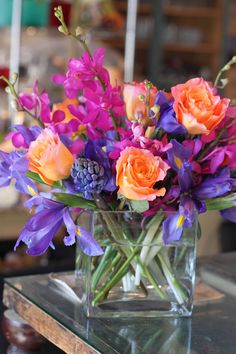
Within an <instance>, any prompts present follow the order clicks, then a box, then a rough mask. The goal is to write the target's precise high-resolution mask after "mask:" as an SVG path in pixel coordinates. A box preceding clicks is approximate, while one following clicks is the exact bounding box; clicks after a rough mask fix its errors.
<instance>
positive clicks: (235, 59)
mask: <svg viewBox="0 0 236 354" xmlns="http://www.w3.org/2000/svg"><path fill="white" fill-rule="evenodd" d="M235 63H236V56H234V57H233V58H232V59H231V60H230V61H229V62H228V63H227V64H225V65H224V66H223V68H222V69H221V70H220V71H219V73H218V75H217V76H216V79H215V82H214V86H215V87H218V88H224V87H225V85H224V84H223V85H220V80H221V76H222V75H223V73H224V72H225V71H228V70H229V69H230V67H231V65H233V64H235Z"/></svg>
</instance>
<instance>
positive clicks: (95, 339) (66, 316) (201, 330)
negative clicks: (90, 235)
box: [5, 273, 236, 354]
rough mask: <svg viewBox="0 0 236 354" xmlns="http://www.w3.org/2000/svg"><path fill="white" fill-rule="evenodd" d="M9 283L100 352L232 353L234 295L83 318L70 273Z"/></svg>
mask: <svg viewBox="0 0 236 354" xmlns="http://www.w3.org/2000/svg"><path fill="white" fill-rule="evenodd" d="M5 283H7V284H8V285H9V286H10V287H12V288H14V289H15V290H17V291H18V292H19V293H21V294H22V295H23V296H24V297H25V298H27V299H28V300H30V301H31V302H33V303H34V304H35V305H36V306H38V307H39V308H41V309H42V310H43V311H45V312H46V313H48V314H49V315H50V316H51V317H53V318H54V319H55V320H57V321H58V322H60V323H61V324H62V325H63V326H65V327H66V328H67V329H69V330H70V331H72V332H73V333H75V334H76V335H77V336H79V337H80V338H82V339H83V340H84V341H85V342H87V343H88V344H90V345H91V346H92V347H93V348H95V349H96V350H98V351H99V352H101V353H104V354H113V353H120V354H144V353H145V354H170V353H171V354H172V353H173V354H180V353H181V354H210V353H214V354H234V353H236V341H235V338H234V335H232V334H233V333H234V332H235V331H236V306H235V298H233V297H230V296H228V295H227V296H225V297H224V298H223V299H222V300H220V301H218V302H214V303H213V302H212V303H208V304H207V305H199V306H195V310H194V314H193V316H192V318H179V319H177V318H162V319H161V318H147V319H143V318H142V319H133V318H131V319H129V318H128V319H118V318H113V319H87V318H86V317H85V316H84V315H83V312H82V308H81V304H80V302H79V299H78V297H77V296H76V292H74V291H73V290H72V289H74V284H75V279H74V276H73V273H53V274H47V275H37V276H35V275H34V276H24V277H17V278H8V279H5Z"/></svg>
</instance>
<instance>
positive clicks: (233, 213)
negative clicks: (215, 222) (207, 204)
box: [220, 201, 236, 223]
mask: <svg viewBox="0 0 236 354" xmlns="http://www.w3.org/2000/svg"><path fill="white" fill-rule="evenodd" d="M235 203H236V201H235ZM220 213H221V215H222V216H223V218H224V219H226V220H228V221H231V222H234V223H236V206H235V207H232V208H228V209H224V210H221V211H220Z"/></svg>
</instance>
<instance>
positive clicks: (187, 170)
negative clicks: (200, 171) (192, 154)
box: [178, 161, 193, 192]
mask: <svg viewBox="0 0 236 354" xmlns="http://www.w3.org/2000/svg"><path fill="white" fill-rule="evenodd" d="M178 180H179V184H180V187H181V190H182V191H183V192H188V191H189V190H190V187H191V185H192V180H193V177H192V166H191V164H190V163H189V162H185V161H184V162H183V165H182V167H181V168H180V170H179V171H178Z"/></svg>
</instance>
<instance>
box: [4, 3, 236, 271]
mask: <svg viewBox="0 0 236 354" xmlns="http://www.w3.org/2000/svg"><path fill="white" fill-rule="evenodd" d="M13 2H14V1H13V0H0V9H1V11H0V43H1V45H0V75H5V76H8V75H9V70H10V63H11V61H12V60H13V62H14V60H15V63H16V61H17V60H16V58H15V59H14V53H15V52H14V45H15V46H17V45H18V44H19V48H20V55H19V63H17V64H19V75H20V81H19V90H24V91H26V90H28V89H29V88H30V87H32V85H33V83H34V81H35V80H36V79H38V80H39V85H40V89H42V88H45V89H46V90H47V92H48V93H49V95H50V96H51V98H52V102H53V103H56V102H57V101H59V100H60V99H62V92H61V89H60V88H58V87H56V86H54V85H53V84H52V83H51V81H50V76H51V74H53V73H55V72H61V73H64V72H65V71H66V59H67V58H68V57H71V56H76V55H79V54H81V52H80V48H79V47H78V44H77V43H76V42H75V41H71V40H70V39H68V38H66V37H65V36H63V35H62V34H60V33H59V32H58V30H57V26H58V22H57V20H56V19H55V17H54V15H53V9H54V7H55V6H57V5H61V6H62V7H63V10H64V15H65V19H66V22H67V24H68V25H69V26H70V27H71V28H75V27H76V26H77V25H78V24H79V25H80V26H82V27H84V28H86V29H87V30H88V32H87V40H88V43H89V46H90V47H92V48H93V49H94V48H97V47H100V46H103V47H106V48H107V55H106V62H105V64H106V67H107V68H108V69H109V71H110V73H111V76H112V79H113V80H114V82H115V81H117V82H122V80H123V77H124V67H125V64H124V54H125V38H126V23H127V8H128V4H127V3H128V0H113V1H112V0H74V1H73V0H64V1H63V0H61V1H54V0H22V1H19V3H22V7H21V9H22V14H21V28H20V35H19V39H20V42H19V41H18V38H17V36H15V37H14V36H13V39H12V40H13V41H14V43H15V44H13V51H12V53H13V54H12V55H10V52H11V50H10V48H11V43H12V42H11V37H12V30H13V29H12V14H14V15H15V20H17V17H18V13H17V11H16V12H15V13H14V11H13ZM132 2H133V3H134V2H135V0H130V3H132ZM131 5H132V4H131ZM132 17H133V19H135V17H136V14H135V12H134V13H133V14H132ZM235 18H236V1H235V0H232V1H229V0H162V1H161V0H153V1H151V0H139V2H138V7H137V25H136V40H135V57H134V76H133V77H134V80H136V81H141V80H143V79H144V78H148V79H149V80H151V81H152V82H153V83H154V84H156V85H157V87H158V88H165V89H167V90H168V89H169V88H170V86H172V85H174V84H177V83H180V82H183V81H186V80H187V79H189V78H191V77H193V76H203V77H204V78H205V79H208V80H214V78H215V77H216V74H217V72H218V70H219V68H220V67H221V66H222V65H223V64H224V63H226V62H227V61H228V60H229V59H230V58H231V57H232V55H235V54H236V21H235ZM127 44H128V45H127V48H129V42H127ZM129 55H130V56H132V52H130V53H129V50H128V51H127V53H126V56H127V57H129ZM131 59H132V58H131ZM228 76H229V78H230V83H229V85H228V86H227V87H226V89H225V94H226V95H227V96H228V97H230V98H236V67H235V68H232V69H231V70H230V71H229V72H228ZM24 119H25V117H24V116H22V113H16V116H14V117H13V113H12V110H11V108H10V107H9V102H8V97H7V95H6V93H5V90H4V83H3V82H2V81H0V138H1V146H0V148H1V149H5V150H7V149H8V148H9V147H8V145H7V143H6V142H5V141H4V139H3V137H4V135H5V134H6V133H7V132H8V131H9V128H10V126H11V124H12V122H13V121H14V122H18V123H21V122H22V121H23V120H24ZM23 202H24V200H23V197H22V196H20V195H19V194H18V193H17V192H16V191H15V190H14V189H13V188H12V187H7V188H4V189H0V243H1V247H0V274H1V275H2V277H4V276H8V275H14V274H22V273H27V272H28V273H33V272H40V273H42V272H48V271H54V270H67V269H73V267H74V258H73V257H74V249H71V248H69V247H68V248H67V249H66V250H65V247H64V246H63V245H61V243H60V242H61V241H60V240H61V237H60V235H58V238H57V243H58V245H57V247H56V251H52V252H51V253H47V254H46V255H44V256H43V257H39V258H30V257H27V256H26V255H25V254H24V250H23V249H21V248H19V249H18V250H17V252H16V253H14V252H12V250H13V246H14V243H15V240H16V238H17V237H18V235H19V233H20V231H21V229H22V228H23V226H24V224H25V222H26V220H27V218H28V217H29V214H28V212H27V211H26V210H25V209H24V207H23ZM201 224H202V230H203V235H202V239H201V241H200V243H199V249H198V252H199V255H212V254H216V253H219V252H222V251H231V250H235V249H236V239H235V234H236V233H235V226H234V225H233V224H230V223H226V222H224V221H223V220H222V219H221V217H220V216H219V214H218V213H207V214H206V215H204V216H203V217H201ZM63 232H64V230H61V234H63Z"/></svg>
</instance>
